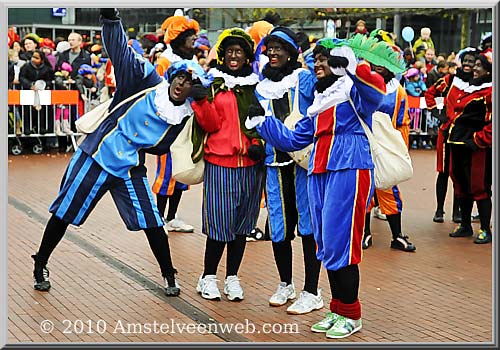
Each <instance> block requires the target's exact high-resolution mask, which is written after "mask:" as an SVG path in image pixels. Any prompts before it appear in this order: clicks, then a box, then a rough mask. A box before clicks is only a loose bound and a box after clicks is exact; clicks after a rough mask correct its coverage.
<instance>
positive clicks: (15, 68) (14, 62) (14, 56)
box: [9, 49, 26, 89]
mask: <svg viewBox="0 0 500 350" xmlns="http://www.w3.org/2000/svg"><path fill="white" fill-rule="evenodd" d="M25 63H26V62H25V61H23V60H21V59H19V53H18V51H16V50H14V49H9V67H11V66H12V73H13V76H12V80H10V79H9V89H13V88H14V89H19V72H20V71H21V67H22V66H23V65H24V64H25Z"/></svg>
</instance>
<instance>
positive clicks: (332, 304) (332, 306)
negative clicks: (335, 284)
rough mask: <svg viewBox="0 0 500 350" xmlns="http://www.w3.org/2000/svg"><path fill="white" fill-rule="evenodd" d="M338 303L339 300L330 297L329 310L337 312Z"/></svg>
mask: <svg viewBox="0 0 500 350" xmlns="http://www.w3.org/2000/svg"><path fill="white" fill-rule="evenodd" d="M339 303H340V300H338V299H334V298H332V300H331V301H330V311H331V312H334V313H338V312H337V309H338V305H339Z"/></svg>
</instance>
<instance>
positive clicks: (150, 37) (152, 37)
mask: <svg viewBox="0 0 500 350" xmlns="http://www.w3.org/2000/svg"><path fill="white" fill-rule="evenodd" d="M142 39H144V40H149V41H152V42H153V43H155V44H156V43H157V42H158V38H157V37H156V35H154V34H145V35H143V36H142Z"/></svg>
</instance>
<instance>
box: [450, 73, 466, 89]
mask: <svg viewBox="0 0 500 350" xmlns="http://www.w3.org/2000/svg"><path fill="white" fill-rule="evenodd" d="M451 85H452V86H456V87H457V88H458V89H460V90H465V89H466V88H467V87H468V86H469V83H468V82H466V81H463V80H462V79H460V78H459V77H457V76H455V77H453V82H452V83H451Z"/></svg>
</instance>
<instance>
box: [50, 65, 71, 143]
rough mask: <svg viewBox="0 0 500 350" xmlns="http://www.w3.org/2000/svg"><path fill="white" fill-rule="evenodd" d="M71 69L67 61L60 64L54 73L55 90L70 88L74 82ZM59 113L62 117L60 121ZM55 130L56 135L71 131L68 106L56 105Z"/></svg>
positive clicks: (67, 133) (66, 133) (69, 133)
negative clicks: (58, 69)
mask: <svg viewBox="0 0 500 350" xmlns="http://www.w3.org/2000/svg"><path fill="white" fill-rule="evenodd" d="M72 70H73V68H72V67H71V64H69V63H68V62H63V63H62V64H61V67H60V71H58V72H56V73H55V74H54V87H55V89H56V90H71V84H73V83H74V82H75V81H74V80H73V79H72V78H71V76H70V74H71V72H72ZM61 115H62V117H63V120H62V123H61ZM55 132H56V135H57V136H66V135H71V134H72V133H73V132H72V131H71V126H70V122H69V106H66V105H63V104H59V105H56V123H55Z"/></svg>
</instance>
